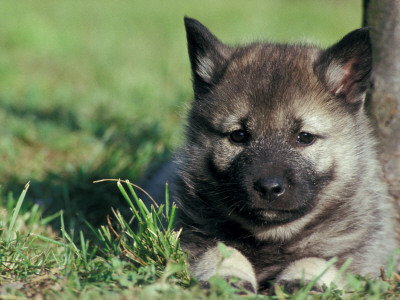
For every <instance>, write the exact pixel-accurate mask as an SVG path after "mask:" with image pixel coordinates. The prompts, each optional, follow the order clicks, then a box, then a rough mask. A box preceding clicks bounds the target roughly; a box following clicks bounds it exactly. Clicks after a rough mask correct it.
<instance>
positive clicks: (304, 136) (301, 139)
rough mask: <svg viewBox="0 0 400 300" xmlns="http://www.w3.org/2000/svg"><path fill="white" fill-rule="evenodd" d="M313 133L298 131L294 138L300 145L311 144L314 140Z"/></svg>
mask: <svg viewBox="0 0 400 300" xmlns="http://www.w3.org/2000/svg"><path fill="white" fill-rule="evenodd" d="M315 139H316V137H315V135H313V134H311V133H308V132H300V133H299V134H298V136H297V138H296V141H297V143H298V144H301V145H311V144H312V143H314V142H315Z"/></svg>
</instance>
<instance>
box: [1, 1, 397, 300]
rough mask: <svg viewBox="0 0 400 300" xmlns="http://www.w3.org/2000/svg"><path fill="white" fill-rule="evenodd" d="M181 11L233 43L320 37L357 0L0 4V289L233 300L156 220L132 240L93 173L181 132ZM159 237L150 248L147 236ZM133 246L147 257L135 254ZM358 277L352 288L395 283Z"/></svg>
mask: <svg viewBox="0 0 400 300" xmlns="http://www.w3.org/2000/svg"><path fill="white" fill-rule="evenodd" d="M184 15H187V16H190V17H194V18H197V19H199V20H200V21H202V22H203V23H204V24H205V25H207V26H208V27H209V28H210V29H211V30H212V31H213V32H214V33H215V34H216V35H217V36H218V37H220V38H221V39H222V40H223V41H224V42H227V43H231V44H237V43H242V42H245V43H246V42H250V41H254V40H267V41H275V42H288V41H289V42H314V43H317V44H320V45H322V46H328V45H330V44H332V43H334V42H335V41H337V40H338V39H340V38H341V37H342V36H343V35H344V34H346V33H347V32H349V31H351V30H353V29H355V28H357V27H359V26H360V24H361V15H362V12H361V1H355V0H350V1H349V0H324V1H321V0H304V1H300V0H298V1H289V0H281V1H272V0H269V1H247V2H244V1H228V0H223V1H211V0H207V1H201V2H200V1H197V2H196V1H176V0H174V1H168V2H167V1H164V2H161V1H153V0H150V1H136V0H134V1H122V0H121V1H94V0H87V1H84V2H79V1H64V2H61V1H50V0H41V1H38V0H33V1H1V2H0V19H1V26H0V45H1V50H0V87H1V88H0V175H1V176H0V185H1V190H0V195H1V197H0V234H1V241H0V263H1V265H0V297H1V298H6V299H20V298H24V297H28V296H29V297H30V296H32V297H33V296H34V297H36V298H37V299H42V298H54V297H60V298H61V297H62V298H82V299H91V298H96V297H97V298H98V297H101V298H110V299H111V298H112V299H118V298H119V299H136V298H137V299H141V298H157V297H163V298H167V299H168V298H170V299H188V298H191V297H192V298H194V297H198V298H200V299H202V298H221V299H222V298H232V297H238V299H239V298H240V299H241V298H242V296H239V295H236V294H235V291H233V290H232V289H230V288H229V287H228V286H226V285H224V283H223V282H220V281H218V279H216V280H215V282H214V284H213V289H212V290H211V291H202V290H200V289H199V287H198V286H197V285H196V283H195V281H194V280H193V279H190V277H189V275H188V274H186V270H185V265H184V263H183V260H184V254H183V253H181V252H179V251H180V250H179V247H178V246H177V245H178V244H179V239H178V238H177V234H178V233H176V232H174V231H172V230H170V229H165V231H163V230H161V229H160V232H159V237H160V236H165V238H166V239H167V242H166V243H167V244H163V242H162V239H163V238H161V240H158V241H157V242H155V241H153V240H151V238H150V237H149V236H146V234H147V233H146V230H145V229H143V232H142V233H140V234H142V236H139V238H138V237H137V239H136V240H135V234H134V233H133V232H130V231H129V226H128V225H127V223H129V220H130V218H131V217H132V213H131V212H130V211H129V207H130V204H129V202H127V201H125V200H126V199H124V197H123V195H122V194H121V191H120V190H119V188H118V187H117V185H116V183H115V182H102V183H97V184H94V183H93V181H94V180H99V179H103V178H121V179H129V180H130V181H131V182H139V183H140V182H141V178H144V177H145V176H146V174H149V173H151V172H152V171H153V170H154V168H155V167H156V166H157V164H158V163H160V162H161V161H163V160H166V159H168V157H170V156H171V154H172V153H173V151H174V150H175V149H177V148H178V147H179V145H180V143H181V142H182V140H183V138H182V133H183V125H184V119H185V112H186V110H187V106H188V105H189V103H190V101H191V98H192V90H191V79H190V76H191V75H190V67H189V60H188V58H187V50H186V40H185V32H184V26H183V16H184ZM27 182H30V185H29V189H28V190H27V191H26V192H27V193H26V195H22V196H23V197H21V198H20V197H19V196H20V193H21V191H22V190H23V189H24V186H25V184H26V183H27ZM124 186H125V189H126V190H127V191H128V190H129V189H128V185H124ZM129 195H130V197H131V199H134V198H133V195H132V194H131V192H129ZM18 199H20V200H21V201H20V202H18ZM18 203H20V204H21V208H18V207H16V206H17V204H18ZM139 205H140V204H139ZM111 208H114V209H115V210H120V211H121V214H122V215H119V214H118V213H116V215H115V214H114V213H113V212H112V210H111ZM14 212H18V214H16V213H15V214H14ZM107 215H110V216H111V219H112V220H111V221H110V222H108V218H107ZM148 215H152V217H149V218H150V219H149V220H151V222H150V221H149V222H150V223H146V222H145V224H147V225H143V226H150V227H151V226H155V227H154V228H153V227H152V228H153V229H154V230H156V228H158V227H157V226H156V225H157V224H156V223H157V222H158V221H157V220H156V219H154V220H153V219H152V218H154V216H155V215H159V213H158V212H156V211H154V212H153V214H152V213H151V212H149V214H146V212H144V215H142V217H143V218H144V219H145V218H146V217H145V216H148ZM124 220H127V221H124ZM155 224H156V225H155ZM146 228H147V227H146ZM169 239H171V240H169ZM164 242H165V241H164ZM157 243H160V245H161V246H162V247H161V248H162V249H161V252H160V251H158V250H160V249H158V250H154V249H148V248H146V247H145V246H146V245H150V244H153V245H154V244H155V245H158V244H157ZM133 245H136V246H138V245H139V246H140V245H142V246H143V247H144V248H146V249H147V250H146V251H150V252H151V251H153V250H154V251H155V252H154V253H156V254H155V256H154V257H153V258H152V256H151V255H150V254H148V253H147V252H146V251H145V250H143V251H144V252H143V253H144V254H143V255H144V257H148V259H149V260H148V261H147V260H146V261H143V260H144V259H145V258H142V259H139V260H141V261H139V262H138V260H137V259H136V260H135V258H134V257H136V256H135V255H136V254H137V253H136V252H135V251H139V250H138V249H136V250H135V249H134V247H133ZM132 247H133V248H132ZM168 247H173V248H174V249H173V250H171V249H170V250H167V251H165V249H168ZM146 253H147V254H146ZM154 253H153V254H154ZM136 258H137V257H136ZM166 265H167V269H166V270H164V269H165V266H166ZM357 284H358V285H359V286H358V291H360V293H359V294H358V295H361V294H362V293H369V290H373V289H375V291H376V295H382V294H381V293H382V292H385V291H389V292H388V293H390V291H391V289H393V286H392V285H391V284H390V282H389V281H378V282H372V281H364V280H363V279H354V285H355V286H356V285H357ZM367 285H369V286H367ZM303 292H304V291H303ZM328 292H329V293H327V294H326V297H328V298H329V297H333V296H332V295H336V294H335V293H336V292H335V291H328ZM235 295H236V296H235ZM302 295H303V294H302ZM304 295H306V294H304ZM371 295H372V294H371ZM249 297H250V296H249ZM282 297H284V296H282ZM304 297H305V296H304ZM253 298H254V297H253Z"/></svg>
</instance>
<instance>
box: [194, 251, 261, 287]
mask: <svg viewBox="0 0 400 300" xmlns="http://www.w3.org/2000/svg"><path fill="white" fill-rule="evenodd" d="M225 250H227V251H229V252H230V253H229V256H224V255H223V254H222V253H221V252H220V250H219V249H218V248H217V247H214V248H211V249H209V250H208V251H207V252H206V253H204V254H203V256H202V257H201V258H200V259H199V260H198V261H197V262H196V264H195V265H194V267H193V269H192V272H193V273H194V275H195V277H196V278H197V279H198V280H199V281H200V283H201V284H202V286H203V287H206V288H207V287H210V284H209V282H208V281H209V279H210V278H211V277H213V276H214V275H219V276H220V277H221V278H223V279H225V280H226V281H228V282H229V283H230V284H231V285H232V286H234V287H237V288H243V289H246V290H248V291H250V292H253V293H255V292H256V291H257V279H256V275H255V273H254V270H253V267H252V265H251V264H250V262H249V261H248V259H247V258H246V257H244V256H243V254H241V253H240V252H239V251H238V250H236V249H234V248H232V247H226V249H225Z"/></svg>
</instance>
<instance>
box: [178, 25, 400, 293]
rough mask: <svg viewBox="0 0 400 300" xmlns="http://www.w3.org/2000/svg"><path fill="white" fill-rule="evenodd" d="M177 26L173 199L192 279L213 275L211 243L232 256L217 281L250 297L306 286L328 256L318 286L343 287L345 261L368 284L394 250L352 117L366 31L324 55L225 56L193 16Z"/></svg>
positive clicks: (368, 134)
mask: <svg viewBox="0 0 400 300" xmlns="http://www.w3.org/2000/svg"><path fill="white" fill-rule="evenodd" d="M185 25H186V30H187V37H188V48H189V57H190V60H191V64H192V70H193V88H194V98H195V99H194V101H193V105H192V108H191V110H190V112H189V116H188V126H187V131H186V132H187V135H186V144H185V146H184V147H183V149H182V150H181V151H180V153H179V155H178V158H177V166H178V171H177V177H176V179H175V187H176V189H175V191H174V195H173V196H174V199H175V200H176V201H177V202H178V204H179V206H180V215H179V220H180V223H179V226H182V227H183V233H182V239H181V243H182V246H183V247H184V248H185V249H187V250H188V251H189V253H190V264H191V268H192V271H193V272H194V275H195V276H198V277H199V278H200V279H204V280H207V279H208V278H209V277H210V276H211V274H213V273H218V272H217V271H216V270H217V267H216V266H215V265H214V261H216V256H218V254H217V252H216V250H215V249H216V248H215V247H216V243H217V242H218V241H221V242H223V243H225V244H226V245H228V246H229V247H231V248H233V249H236V251H237V253H238V255H237V257H243V259H242V258H239V259H238V260H237V261H235V260H234V259H230V260H229V261H227V262H226V263H224V265H223V266H224V271H223V275H224V276H225V277H230V276H233V277H235V276H238V277H240V279H242V281H245V282H250V285H251V287H252V288H251V289H254V290H255V289H256V288H258V287H262V288H263V287H267V286H268V285H269V282H270V281H271V280H275V281H277V282H278V283H279V282H281V283H283V284H285V285H286V284H288V283H289V284H288V286H292V285H293V283H295V282H300V280H301V279H305V280H311V279H312V277H315V276H317V275H319V272H320V271H321V270H322V269H323V265H324V263H326V262H327V261H329V260H330V259H331V258H332V257H337V258H338V261H337V263H336V264H335V265H334V266H332V267H331V268H330V270H329V271H328V273H327V274H326V276H323V277H322V278H321V280H320V282H319V284H323V283H325V284H329V283H330V281H335V282H336V283H337V284H338V285H339V286H343V285H344V282H343V279H342V278H339V277H338V276H336V275H337V274H336V272H337V270H338V269H339V268H340V267H341V265H342V264H343V263H344V262H345V261H346V260H347V259H352V263H351V265H350V267H349V269H348V271H350V272H353V273H357V274H361V275H372V276H377V275H378V274H379V268H380V267H381V266H383V267H386V266H387V260H388V257H389V255H390V254H391V252H392V251H393V250H394V249H395V248H397V246H398V245H397V241H396V237H395V227H396V221H395V218H396V215H395V211H396V210H395V207H394V204H393V202H392V200H391V199H390V198H389V196H388V193H387V187H386V184H385V183H384V182H383V180H382V174H381V166H380V164H379V163H378V160H377V158H376V157H377V156H376V140H375V137H374V134H373V130H372V128H371V126H370V122H369V120H368V118H367V116H366V114H365V112H364V109H363V104H364V97H365V91H366V87H367V84H368V80H369V76H370V72H371V50H370V42H369V34H368V31H367V30H366V29H360V30H357V31H354V32H352V33H350V34H349V35H347V36H346V37H345V38H343V39H342V40H341V41H340V42H338V43H337V44H335V45H333V46H332V47H330V48H329V49H327V50H321V49H319V48H317V47H314V46H306V45H282V44H269V43H255V44H250V45H245V46H240V47H236V48H232V47H230V46H226V45H224V44H223V43H221V42H220V41H219V40H218V39H217V38H216V37H215V36H213V35H212V34H211V33H210V32H209V31H208V30H207V29H206V28H205V27H204V26H203V25H201V24H200V23H199V22H197V21H196V20H193V19H189V18H186V19H185ZM242 136H244V139H243V140H241V138H242ZM310 136H311V138H310ZM307 138H308V140H307ZM238 141H239V142H238ZM310 141H311V142H310ZM271 182H272V183H271ZM210 249H211V250H210ZM210 251H211V252H210ZM205 253H206V254H205ZM207 253H208V254H207ZM210 253H212V254H213V255H214V257H213V256H212V255H210ZM239 254H240V255H239ZM237 264H239V266H240V265H242V267H241V269H243V270H247V271H246V274H243V275H240V274H239V273H238V272H236V271H235V270H236V269H237ZM229 268H231V269H232V270H231V272H230V271H229ZM249 270H253V271H249ZM204 274H206V275H204ZM303 276H304V277H306V278H303ZM253 277H256V278H257V282H256V283H255V282H254V281H253V280H252V278H253Z"/></svg>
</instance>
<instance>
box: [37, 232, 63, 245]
mask: <svg viewBox="0 0 400 300" xmlns="http://www.w3.org/2000/svg"><path fill="white" fill-rule="evenodd" d="M33 236H35V237H37V238H38V239H39V240H42V241H43V242H48V243H51V244H54V245H57V246H61V247H68V245H67V244H65V243H62V242H59V241H56V240H53V239H51V238H48V237H46V236H43V235H40V234H33Z"/></svg>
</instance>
